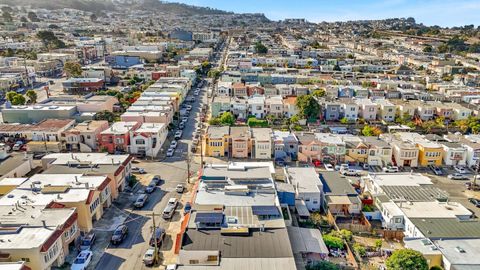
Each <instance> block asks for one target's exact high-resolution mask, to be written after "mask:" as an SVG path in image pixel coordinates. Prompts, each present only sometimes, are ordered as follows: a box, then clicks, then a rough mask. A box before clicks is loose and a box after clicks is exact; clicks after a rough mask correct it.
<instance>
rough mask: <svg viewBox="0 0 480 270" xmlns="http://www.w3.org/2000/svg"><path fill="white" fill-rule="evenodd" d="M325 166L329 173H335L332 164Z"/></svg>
mask: <svg viewBox="0 0 480 270" xmlns="http://www.w3.org/2000/svg"><path fill="white" fill-rule="evenodd" d="M324 166H325V170H327V171H329V172H333V171H334V170H335V168H334V167H333V165H332V164H328V163H325V164H324Z"/></svg>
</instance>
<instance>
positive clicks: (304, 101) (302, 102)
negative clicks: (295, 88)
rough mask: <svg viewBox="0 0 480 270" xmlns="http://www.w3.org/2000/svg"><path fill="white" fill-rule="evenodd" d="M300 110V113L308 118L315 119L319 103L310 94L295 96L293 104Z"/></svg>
mask: <svg viewBox="0 0 480 270" xmlns="http://www.w3.org/2000/svg"><path fill="white" fill-rule="evenodd" d="M295 105H296V106H297V108H298V110H299V111H300V114H301V115H303V116H305V117H307V118H308V119H310V120H315V119H317V117H318V114H319V113H320V105H319V104H318V102H317V100H316V99H315V98H314V97H313V96H312V95H303V96H299V97H297V101H296V104H295Z"/></svg>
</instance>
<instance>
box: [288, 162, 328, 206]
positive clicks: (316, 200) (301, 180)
mask: <svg viewBox="0 0 480 270" xmlns="http://www.w3.org/2000/svg"><path fill="white" fill-rule="evenodd" d="M285 175H286V176H287V179H288V183H290V184H292V186H293V187H294V189H295V195H296V199H300V200H303V201H304V202H305V205H306V206H307V208H308V210H309V211H312V212H314V211H320V209H321V207H322V202H323V201H324V198H323V185H322V182H321V181H320V178H319V177H318V174H317V172H316V171H315V169H314V168H313V167H307V168H300V167H299V168H296V167H289V168H286V169H285Z"/></svg>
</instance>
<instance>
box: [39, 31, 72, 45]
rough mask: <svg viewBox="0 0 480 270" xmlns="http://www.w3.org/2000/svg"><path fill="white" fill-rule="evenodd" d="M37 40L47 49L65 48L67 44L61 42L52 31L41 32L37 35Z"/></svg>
mask: <svg viewBox="0 0 480 270" xmlns="http://www.w3.org/2000/svg"><path fill="white" fill-rule="evenodd" d="M37 38H38V39H40V40H41V41H42V43H43V45H44V46H45V47H47V48H52V49H57V48H65V43H64V42H63V41H61V40H59V39H58V38H57V37H56V36H55V34H54V33H53V32H52V31H48V30H46V31H39V32H38V33H37Z"/></svg>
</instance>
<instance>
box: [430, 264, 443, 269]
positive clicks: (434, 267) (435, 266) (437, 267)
mask: <svg viewBox="0 0 480 270" xmlns="http://www.w3.org/2000/svg"><path fill="white" fill-rule="evenodd" d="M430 270H443V267H441V266H439V265H434V266H432V267H430Z"/></svg>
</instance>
